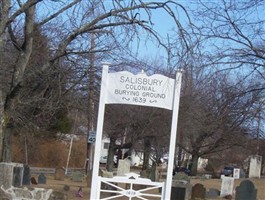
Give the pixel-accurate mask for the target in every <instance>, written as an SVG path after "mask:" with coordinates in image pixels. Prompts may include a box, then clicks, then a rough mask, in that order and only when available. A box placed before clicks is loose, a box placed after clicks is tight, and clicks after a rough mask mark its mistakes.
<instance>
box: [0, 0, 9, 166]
mask: <svg viewBox="0 0 265 200" xmlns="http://www.w3.org/2000/svg"><path fill="white" fill-rule="evenodd" d="M10 5H11V1H10V0H5V1H1V6H0V67H2V66H4V53H5V50H4V46H5V44H4V41H5V39H4V38H5V30H6V23H7V21H8V16H9V9H10ZM2 76H4V73H2V74H1V73H0V80H4V77H2ZM3 89H4V88H3V85H0V162H1V161H3V148H4V147H3V142H4V130H3V129H4V124H5V119H4V105H5V97H6V96H5V92H4V91H3Z"/></svg>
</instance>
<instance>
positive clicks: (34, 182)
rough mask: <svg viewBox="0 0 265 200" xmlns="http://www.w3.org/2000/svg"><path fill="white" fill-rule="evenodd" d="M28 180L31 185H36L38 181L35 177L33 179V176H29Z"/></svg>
mask: <svg viewBox="0 0 265 200" xmlns="http://www.w3.org/2000/svg"><path fill="white" fill-rule="evenodd" d="M30 182H31V184H33V185H37V184H38V182H37V181H36V179H35V178H34V177H31V178H30Z"/></svg>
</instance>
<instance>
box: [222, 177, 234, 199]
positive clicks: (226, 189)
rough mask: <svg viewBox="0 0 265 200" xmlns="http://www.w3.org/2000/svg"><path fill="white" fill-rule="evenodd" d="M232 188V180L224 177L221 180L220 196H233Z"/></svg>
mask: <svg viewBox="0 0 265 200" xmlns="http://www.w3.org/2000/svg"><path fill="white" fill-rule="evenodd" d="M233 188H234V178H233V177H226V176H224V177H223V178H222V185H221V193H220V196H221V197H225V196H228V195H232V194H233Z"/></svg>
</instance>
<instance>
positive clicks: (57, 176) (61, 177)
mask: <svg viewBox="0 0 265 200" xmlns="http://www.w3.org/2000/svg"><path fill="white" fill-rule="evenodd" d="M64 173H65V171H64V169H63V168H57V169H56V170H55V177H54V179H55V180H58V181H63V180H64V177H65V174H64Z"/></svg>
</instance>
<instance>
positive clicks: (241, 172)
mask: <svg viewBox="0 0 265 200" xmlns="http://www.w3.org/2000/svg"><path fill="white" fill-rule="evenodd" d="M240 178H246V173H245V172H244V170H240Z"/></svg>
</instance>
